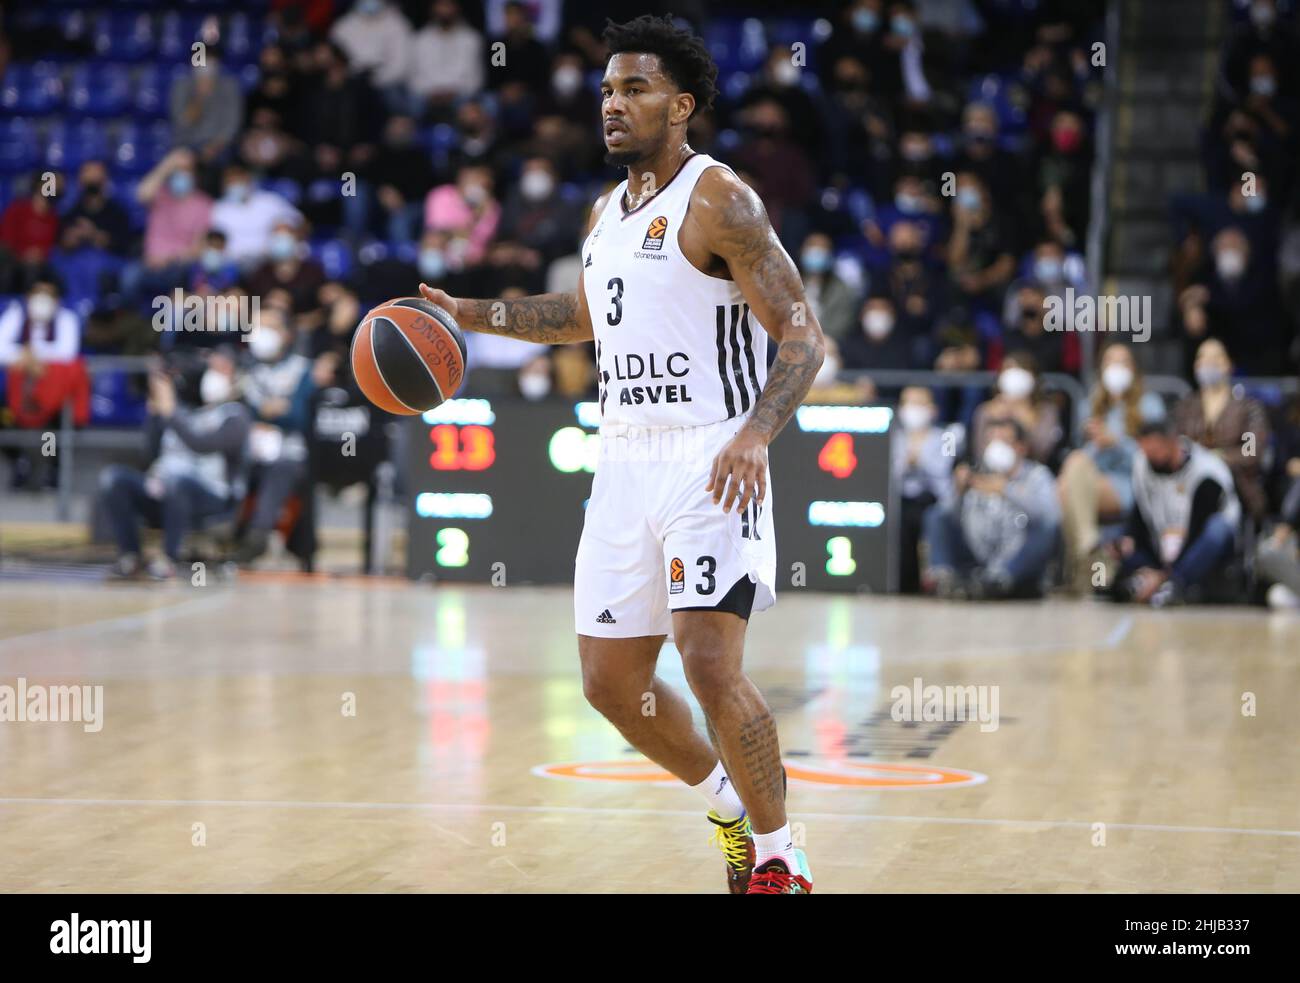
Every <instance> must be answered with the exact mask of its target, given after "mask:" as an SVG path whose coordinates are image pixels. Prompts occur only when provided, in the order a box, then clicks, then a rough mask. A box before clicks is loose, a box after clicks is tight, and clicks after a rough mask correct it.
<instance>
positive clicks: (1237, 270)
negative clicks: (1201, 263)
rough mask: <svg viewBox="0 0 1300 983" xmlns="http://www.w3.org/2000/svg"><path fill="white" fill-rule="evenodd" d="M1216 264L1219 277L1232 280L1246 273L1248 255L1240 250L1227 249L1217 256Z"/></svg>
mask: <svg viewBox="0 0 1300 983" xmlns="http://www.w3.org/2000/svg"><path fill="white" fill-rule="evenodd" d="M1214 263H1215V266H1216V267H1217V269H1218V271H1219V276H1221V277H1223V278H1224V279H1225V280H1231V279H1233V278H1234V277H1239V276H1241V274H1242V273H1244V272H1245V271H1246V254H1245V253H1243V252H1242V251H1241V250H1240V249H1225V250H1223V251H1222V252H1220V253H1219V254H1218V255H1217V256H1215V258H1214Z"/></svg>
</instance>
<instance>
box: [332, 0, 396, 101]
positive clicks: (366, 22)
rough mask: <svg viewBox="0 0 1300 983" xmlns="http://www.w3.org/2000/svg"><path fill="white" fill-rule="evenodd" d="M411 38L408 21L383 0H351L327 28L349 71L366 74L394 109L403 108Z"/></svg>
mask: <svg viewBox="0 0 1300 983" xmlns="http://www.w3.org/2000/svg"><path fill="white" fill-rule="evenodd" d="M414 38H415V35H414V31H412V29H411V22H410V21H408V20H407V19H406V16H405V15H404V14H403V13H402V12H401V10H399V9H398V8H397V7H396V6H394V5H393V4H390V3H388V2H386V0H353V4H352V7H351V9H350V10H349V11H348V12H347V13H346V14H344V15H343V16H342V17H340V18H339V19H338V20H337V21H335V22H334V27H333V28H332V29H331V30H330V40H331V41H333V42H334V43H335V44H336V45H338V46H339V47H340V48H341V49H342V50H343V52H344V54H345V55H346V56H347V60H348V62H349V64H350V65H351V69H352V71H353V72H355V73H357V74H359V75H363V76H365V77H366V78H367V79H368V80H369V82H370V84H371V85H373V86H374V87H375V89H377V90H378V91H379V92H381V93H382V94H383V96H384V99H385V101H386V102H387V103H388V106H389V108H390V109H392V110H394V111H404V110H405V109H406V106H405V103H406V102H407V96H406V86H407V79H408V76H409V74H410V72H411V67H412V62H411V47H412V43H413V42H414Z"/></svg>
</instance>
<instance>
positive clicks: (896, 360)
mask: <svg viewBox="0 0 1300 983" xmlns="http://www.w3.org/2000/svg"><path fill="white" fill-rule="evenodd" d="M1224 2H1225V3H1227V2H1228V0H1224ZM189 6H190V7H193V8H195V9H193V10H188V9H187V10H184V11H181V12H178V11H176V10H173V9H171V8H170V7H169V6H168V5H166V4H151V3H148V2H145V0H136V2H133V3H132V4H130V5H127V4H123V5H120V6H114V7H113V8H112V9H109V8H107V7H101V8H97V9H95V10H94V11H92V12H91V13H90V14H89V15H87V14H85V13H80V14H79V15H78V16H69V15H68V12H67V10H66V9H64V8H62V7H60V6H58V5H50V6H49V7H46V8H41V9H40V10H38V11H36V12H35V13H32V12H28V14H27V16H26V19H25V20H15V19H14V18H13V17H12V16H11V17H10V18H9V19H7V20H6V22H5V31H6V39H5V43H4V44H2V45H0V58H3V59H5V64H4V69H5V76H4V79H5V81H4V97H3V106H4V111H5V113H6V115H7V118H6V119H5V120H4V122H3V127H2V128H0V169H2V170H3V175H2V177H0V181H2V183H0V203H3V205H4V208H3V213H0V294H6V295H9V296H10V297H11V298H12V302H11V303H10V304H9V305H8V306H7V308H6V309H5V310H4V312H3V314H2V315H0V369H2V370H3V373H4V376H5V386H6V404H7V406H8V424H9V425H10V426H17V427H27V428H40V427H46V426H49V425H50V422H51V421H52V420H53V419H55V417H56V416H57V415H58V413H59V412H61V410H62V407H63V406H64V404H66V403H68V402H71V403H72V405H73V407H74V411H75V415H76V418H77V420H78V422H79V423H80V424H89V425H118V426H122V425H134V426H147V427H148V429H149V432H150V434H151V437H152V440H151V445H152V446H153V448H154V457H153V464H152V465H151V466H150V467H149V469H148V470H146V471H143V472H141V471H132V470H129V469H124V468H113V469H111V470H110V471H108V472H106V474H105V475H104V478H103V481H102V482H101V506H102V508H103V509H104V511H105V514H106V515H107V516H108V517H109V519H110V522H109V525H110V526H111V528H112V531H113V535H114V538H115V539H116V541H117V545H118V548H119V550H120V552H121V554H122V557H123V560H122V565H121V569H122V572H123V573H124V574H126V575H136V574H138V573H139V572H140V571H141V570H142V569H143V568H144V564H143V563H142V561H141V559H140V545H139V535H138V531H137V528H138V522H139V520H140V519H141V518H143V519H145V520H147V521H149V522H150V523H152V524H154V525H162V526H163V527H164V529H165V549H164V553H165V556H164V557H162V558H160V559H159V562H158V563H157V564H155V565H154V566H153V567H152V568H151V569H152V572H153V573H154V574H155V575H156V576H159V577H167V576H170V575H173V574H174V565H175V563H176V561H177V560H178V559H179V551H180V549H181V543H182V540H183V535H184V533H185V532H186V531H187V530H189V529H191V528H193V527H194V526H195V525H196V524H197V523H198V522H199V521H200V520H201V519H202V517H203V516H204V515H205V514H216V513H219V512H220V511H222V509H224V508H227V507H228V506H229V504H230V502H231V501H232V500H234V499H236V498H238V497H240V496H242V495H243V494H244V492H245V486H246V482H247V480H248V479H249V478H253V479H254V480H255V482H256V483H257V484H258V485H259V487H260V488H261V491H262V493H261V495H260V496H259V500H258V504H257V509H256V513H255V515H254V516H253V517H252V519H251V520H250V521H249V522H247V523H246V524H245V529H244V538H243V539H242V541H241V544H240V548H239V554H238V555H239V558H240V559H241V560H242V561H243V562H254V561H256V559H257V557H258V556H260V555H261V553H262V552H263V551H264V550H265V549H266V545H267V541H268V537H269V535H270V530H271V529H272V528H273V526H274V524H275V520H276V513H277V509H278V508H280V507H281V506H282V505H283V504H284V502H285V500H286V499H287V498H288V496H289V495H290V493H291V490H292V489H293V488H294V487H295V486H296V485H297V484H298V483H299V482H301V481H302V480H303V475H304V469H305V467H306V465H305V463H304V462H305V459H306V456H305V453H304V451H303V445H304V443H305V441H306V440H307V439H309V437H310V427H311V418H310V409H309V408H310V405H311V400H312V397H313V393H314V392H316V391H318V390H320V389H323V388H327V387H343V388H347V387H348V386H349V384H350V383H349V380H348V377H347V373H348V370H347V364H346V363H347V358H346V353H347V348H348V343H349V340H350V337H351V332H352V330H353V328H354V327H355V325H356V323H357V321H358V319H359V316H360V313H361V312H362V311H364V310H365V309H367V308H368V307H369V306H370V305H372V304H374V303H376V302H378V301H380V300H383V299H385V298H388V297H393V296H399V295H409V294H411V293H413V292H414V285H415V284H416V283H418V282H420V281H426V282H432V283H436V284H437V285H439V286H441V287H443V288H444V289H446V290H447V291H448V292H449V293H451V294H452V295H463V296H511V295H516V294H522V293H535V292H543V291H558V290H571V289H573V288H574V287H575V286H576V283H577V278H578V273H579V258H578V256H577V253H576V248H577V245H578V242H579V239H580V237H581V232H582V229H583V228H584V227H585V226H584V220H585V215H586V209H587V208H589V206H590V203H591V202H592V201H593V200H594V199H595V198H596V196H597V195H598V194H599V193H601V192H603V191H605V190H607V189H608V188H610V187H611V186H612V185H613V184H614V183H615V176H614V174H613V173H612V170H611V169H610V168H608V167H607V166H605V165H604V164H603V161H602V157H603V148H602V145H601V140H600V132H599V129H598V127H597V125H596V122H597V119H598V115H599V109H600V97H599V87H598V80H599V77H600V74H601V71H602V69H603V65H604V56H603V50H602V44H601V41H600V31H601V27H602V25H603V23H604V20H605V18H606V17H607V16H608V17H610V18H612V19H614V20H625V19H630V18H631V17H632V16H635V15H638V14H643V13H647V12H650V13H663V12H665V10H663V9H661V8H664V7H665V5H664V4H661V3H657V2H654V0H639V2H635V3H633V2H627V0H611V2H582V0H580V2H574V0H563V2H562V0H528V2H510V0H488V2H486V3H484V4H482V5H478V4H464V3H461V2H459V0H431V2H425V0H411V2H402V3H397V2H394V0H355V2H352V3H345V2H343V0H268V2H265V3H258V2H244V0H228V2H221V0H212V2H210V3H198V4H192V5H189ZM671 6H672V9H673V11H674V12H675V13H676V14H678V15H680V16H681V17H682V18H683V19H684V20H685V21H686V22H688V23H690V24H692V25H693V26H694V27H695V28H696V29H697V30H699V31H700V32H701V33H702V34H703V36H704V37H705V38H706V41H707V42H708V44H709V47H710V51H711V53H712V54H713V55H714V58H715V60H716V61H717V62H718V65H719V76H718V81H717V86H718V94H717V98H716V100H715V105H714V106H713V108H712V110H711V111H709V112H705V113H702V114H701V115H700V116H698V117H697V118H696V119H695V120H694V121H693V124H692V127H691V134H690V140H691V145H692V146H693V147H694V148H695V149H696V150H699V151H703V152H707V153H710V154H713V155H714V156H716V157H718V158H720V159H721V160H724V161H726V162H728V163H729V164H731V165H732V166H733V167H735V169H736V170H737V171H738V172H739V173H740V174H741V176H742V177H743V178H744V179H745V180H746V181H748V182H749V183H750V184H751V185H752V186H753V187H754V188H755V189H756V190H757V191H758V192H759V194H760V195H761V196H762V198H763V200H764V202H765V204H766V206H767V209H768V211H769V214H770V216H771V218H772V222H773V225H774V227H775V228H776V230H777V232H778V234H779V236H780V238H781V240H782V242H783V244H784V245H785V247H786V249H787V250H788V251H789V252H790V254H791V255H792V256H793V257H794V258H795V261H796V263H797V264H798V266H799V268H800V270H801V272H802V274H803V277H804V282H805V285H806V287H807V291H808V297H809V300H810V302H811V304H812V305H813V307H814V309H815V311H816V313H817V316H818V319H819V320H820V322H821V324H822V327H823V329H824V330H825V333H826V335H827V338H828V343H827V349H828V354H827V358H826V362H825V364H824V366H823V369H822V373H821V375H820V376H819V378H818V381H817V384H816V386H815V389H814V392H813V393H812V395H811V396H810V399H813V400H818V401H853V402H862V401H869V400H883V401H888V402H895V401H896V403H897V406H898V421H899V424H900V430H899V434H898V436H897V439H896V441H895V464H894V467H895V476H896V480H897V481H898V482H899V487H900V488H901V493H902V501H903V516H902V522H903V529H904V550H903V558H902V566H903V569H902V575H903V576H902V585H903V589H904V590H909V591H918V590H924V591H928V592H933V593H935V594H938V595H941V596H946V597H969V598H998V597H1025V596H1037V595H1040V594H1041V593H1042V592H1043V591H1044V590H1045V589H1046V588H1048V587H1049V586H1052V585H1055V586H1061V587H1064V588H1065V589H1067V590H1071V591H1075V592H1092V591H1102V592H1105V593H1108V594H1110V595H1112V596H1114V597H1115V598H1116V599H1121V600H1129V599H1131V600H1135V601H1138V602H1142V603H1151V604H1156V605H1166V604H1171V603H1178V602H1180V601H1188V600H1197V599H1201V598H1203V599H1211V598H1215V597H1224V598H1232V597H1236V598H1240V597H1242V596H1243V595H1244V592H1245V591H1247V590H1251V589H1253V590H1256V591H1258V592H1260V595H1261V596H1262V592H1263V591H1264V590H1265V589H1268V588H1270V587H1274V589H1273V590H1271V592H1270V594H1269V597H1270V599H1271V600H1273V601H1274V602H1275V603H1278V604H1291V605H1296V604H1300V600H1297V595H1300V554H1298V553H1297V543H1296V536H1295V533H1294V529H1295V528H1296V527H1297V524H1300V403H1298V402H1297V400H1296V399H1295V398H1292V399H1291V400H1290V401H1289V402H1284V401H1275V405H1271V406H1265V405H1264V404H1263V403H1261V402H1260V401H1259V400H1256V399H1255V398H1253V397H1252V396H1251V395H1250V394H1249V393H1248V392H1247V391H1246V390H1245V389H1243V387H1242V386H1241V385H1240V384H1239V383H1238V382H1236V381H1234V373H1243V374H1256V375H1258V374H1268V375H1278V374H1281V373H1282V372H1284V371H1285V372H1292V371H1294V369H1295V366H1296V355H1297V352H1296V349H1295V346H1294V340H1295V334H1296V332H1295V324H1296V319H1297V314H1298V313H1300V262H1297V260H1296V256H1297V254H1300V248H1298V247H1300V226H1298V225H1297V224H1296V221H1295V219H1296V208H1295V182H1294V175H1295V173H1296V165H1297V139H1300V137H1297V124H1300V118H1297V112H1296V106H1297V100H1300V76H1297V74H1296V68H1295V66H1296V65H1297V64H1300V62H1298V61H1297V59H1296V58H1295V57H1294V56H1295V54H1296V53H1297V47H1298V46H1300V42H1297V35H1296V31H1295V22H1294V18H1293V12H1292V11H1291V10H1290V8H1289V7H1286V6H1285V5H1279V4H1278V3H1277V2H1275V0H1251V2H1250V3H1249V4H1243V3H1232V4H1230V6H1231V9H1232V11H1233V13H1234V16H1236V17H1237V23H1236V25H1235V27H1234V30H1233V33H1232V36H1231V38H1230V40H1229V42H1228V44H1227V47H1226V50H1225V51H1224V53H1223V59H1222V66H1221V70H1220V74H1219V78H1218V80H1217V90H1216V97H1215V101H1214V106H1213V109H1212V112H1211V115H1210V117H1209V119H1208V121H1207V123H1206V125H1205V128H1204V139H1203V147H1204V171H1205V183H1206V187H1207V188H1208V189H1209V190H1208V191H1207V193H1205V194H1203V195H1199V196H1188V197H1183V198H1179V199H1177V200H1176V201H1174V202H1173V203H1172V211H1173V215H1174V234H1175V236H1176V238H1177V241H1178V248H1177V251H1176V258H1175V263H1174V269H1173V271H1172V276H1173V279H1174V285H1175V289H1176V296H1177V311H1176V315H1175V318H1176V322H1177V323H1176V324H1175V325H1174V326H1172V330H1174V331H1176V332H1180V333H1181V334H1180V337H1182V338H1184V339H1185V343H1186V351H1187V371H1188V375H1189V377H1190V378H1194V380H1195V382H1196V389H1195V391H1194V392H1192V393H1191V394H1190V395H1188V396H1186V397H1185V398H1183V399H1182V400H1180V401H1178V402H1176V403H1174V404H1173V405H1169V404H1167V403H1166V401H1165V400H1163V399H1162V398H1161V397H1160V396H1159V395H1157V394H1156V393H1155V392H1152V391H1148V390H1147V389H1146V387H1145V386H1144V382H1143V372H1142V368H1141V361H1142V360H1141V357H1140V353H1139V352H1138V351H1137V350H1135V348H1134V347H1132V346H1130V345H1126V344H1122V343H1115V344H1110V345H1105V346H1098V347H1099V348H1100V350H1099V351H1098V352H1097V353H1096V364H1095V365H1093V366H1085V365H1084V363H1083V360H1084V357H1085V356H1084V352H1085V348H1084V346H1082V345H1081V344H1080V339H1079V337H1078V335H1077V334H1075V333H1073V332H1068V331H1065V332H1063V331H1056V330H1052V329H1051V327H1050V326H1049V325H1048V324H1047V323H1046V320H1045V317H1046V315H1045V300H1046V299H1048V298H1051V297H1055V296H1059V295H1060V294H1061V293H1062V292H1064V291H1065V290H1066V289H1067V288H1074V289H1075V290H1076V291H1078V292H1079V293H1088V292H1090V291H1092V290H1095V289H1096V285H1095V284H1090V283H1089V282H1088V279H1087V274H1086V266H1085V262H1084V251H1085V247H1086V244H1087V235H1088V226H1089V221H1090V215H1091V211H1092V203H1091V194H1092V173H1093V163H1094V159H1095V136H1096V134H1095V126H1096V118H1095V117H1096V111H1097V109H1098V106H1099V104H1100V98H1101V92H1102V72H1103V68H1102V67H1100V66H1099V65H1097V64H1096V63H1095V59H1094V58H1093V48H1092V45H1093V42H1095V41H1097V40H1100V38H1101V29H1102V23H1103V13H1104V6H1105V5H1104V3H1103V2H1102V0H1035V2H1030V0H845V2H839V3H830V2H826V3H818V2H810V3H803V4H800V5H798V9H797V11H796V10H795V9H794V7H788V6H787V7H786V8H785V9H783V8H782V6H781V5H772V8H771V11H770V14H763V15H762V16H761V17H760V16H758V14H759V13H762V12H761V11H760V8H761V7H763V5H762V4H757V3H755V4H748V5H746V8H745V9H746V10H749V11H753V12H755V15H754V16H742V15H741V14H740V13H736V12H733V11H730V10H723V9H721V8H722V7H723V6H724V5H720V4H708V3H705V2H704V0H686V2H681V3H676V4H672V5H671ZM715 7H717V8H719V9H717V10H714V9H712V8H715ZM196 41H198V42H202V44H201V45H200V46H199V48H198V49H196V48H195V46H194V42H196ZM196 50H201V53H202V56H203V57H202V58H200V59H198V62H197V63H196V62H195V51H196ZM42 148H43V153H42V152H41V149H42ZM1247 170H1248V171H1250V172H1251V173H1252V174H1253V175H1254V183H1253V185H1251V186H1250V187H1249V189H1248V190H1243V189H1244V187H1245V186H1244V184H1243V181H1242V180H1241V173H1242V172H1243V171H1247ZM160 299H165V300H166V303H165V304H163V303H160ZM216 299H221V300H222V301H223V302H221V303H212V302H210V301H213V300H216ZM227 302H230V303H227ZM253 302H256V303H253ZM250 321H251V322H252V323H250ZM232 332H240V333H241V335H240V336H242V335H243V334H246V335H247V341H248V344H247V345H246V346H243V345H234V344H232V343H231V341H232ZM469 344H470V352H469V362H470V368H471V371H470V374H469V377H468V380H467V384H466V388H465V392H466V393H467V394H471V395H494V396H500V395H506V394H511V395H517V396H522V397H523V398H526V399H545V398H548V397H551V396H563V397H565V398H581V397H585V396H587V395H588V394H590V393H591V392H593V391H594V389H595V385H596V381H595V373H594V366H593V359H592V355H591V352H590V350H589V349H590V346H570V347H567V348H560V349H555V350H549V349H546V348H543V347H541V346H532V345H527V344H524V343H521V342H517V341H512V340H506V339H502V338H497V337H492V336H483V335H474V336H471V338H470V339H469ZM87 354H157V355H158V356H159V357H160V358H159V368H158V370H157V371H155V372H153V373H152V374H151V375H150V377H149V379H148V382H147V384H146V385H145V386H143V387H140V391H139V392H135V391H133V389H132V385H131V383H130V382H129V380H124V378H122V377H118V376H115V375H114V374H113V373H105V374H103V375H102V376H101V375H96V376H95V378H93V379H92V378H90V377H88V376H87V374H86V372H85V370H84V367H82V363H81V358H82V356H84V355H87ZM1089 368H1091V369H1092V370H1093V371H1092V372H1091V373H1086V372H1085V370H1086V369H1089ZM879 369H904V370H918V371H920V370H924V371H930V372H937V373H959V372H969V371H972V370H988V371H992V372H994V373H996V384H995V386H994V388H993V391H992V392H991V393H990V392H989V391H988V390H986V389H984V388H981V387H978V386H974V385H971V384H968V383H963V384H954V385H944V386H932V387H924V386H918V385H913V386H908V387H905V388H902V389H901V390H900V389H899V388H898V387H886V386H884V385H880V386H877V385H876V384H875V383H874V382H873V381H872V379H871V370H879ZM1060 374H1064V375H1068V376H1073V377H1076V378H1077V377H1080V376H1082V375H1085V374H1087V375H1089V376H1090V377H1091V376H1095V379H1096V381H1095V384H1094V385H1093V387H1092V391H1091V392H1090V393H1089V394H1088V396H1087V398H1086V400H1085V401H1084V403H1083V405H1074V404H1072V403H1071V402H1070V401H1069V399H1067V398H1065V394H1064V393H1063V392H1062V390H1061V389H1060V387H1054V386H1053V385H1051V377H1052V376H1053V375H1060ZM9 453H10V455H11V459H12V463H13V467H12V474H13V481H14V483H15V484H16V485H24V484H26V485H31V484H39V483H40V482H41V481H43V480H50V476H49V475H48V474H47V475H41V474H40V473H39V467H37V466H36V465H38V464H39V461H37V460H36V459H35V458H34V457H32V456H30V455H26V454H23V453H21V452H14V451H10V452H9ZM250 461H251V462H253V463H252V467H253V469H254V470H253V472H252V473H250V472H249V466H250V465H249V462H250Z"/></svg>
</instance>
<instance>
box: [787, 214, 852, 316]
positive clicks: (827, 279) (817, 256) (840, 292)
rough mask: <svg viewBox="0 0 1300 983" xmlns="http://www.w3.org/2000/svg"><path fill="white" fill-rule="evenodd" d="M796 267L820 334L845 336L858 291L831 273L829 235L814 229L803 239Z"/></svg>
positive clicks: (832, 257)
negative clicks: (801, 278)
mask: <svg viewBox="0 0 1300 983" xmlns="http://www.w3.org/2000/svg"><path fill="white" fill-rule="evenodd" d="M799 269H800V272H802V273H803V284H804V291H805V292H806V294H807V296H808V304H809V306H810V307H811V308H812V311H813V314H814V315H815V316H816V318H817V323H818V324H820V325H821V326H822V331H823V333H824V334H825V335H826V336H827V337H830V338H834V339H836V340H837V341H839V340H842V339H844V338H847V337H848V336H849V334H850V333H851V332H852V331H853V329H854V324H855V322H856V320H857V315H858V294H857V291H856V290H854V289H853V288H852V287H850V286H849V285H848V284H847V283H845V282H844V281H843V280H841V279H840V278H839V277H838V276H837V275H836V274H835V253H834V251H833V249H832V245H831V237H830V236H828V235H825V234H824V233H821V232H814V233H812V234H811V235H809V236H808V237H807V238H806V239H804V241H803V249H802V250H800V252H799Z"/></svg>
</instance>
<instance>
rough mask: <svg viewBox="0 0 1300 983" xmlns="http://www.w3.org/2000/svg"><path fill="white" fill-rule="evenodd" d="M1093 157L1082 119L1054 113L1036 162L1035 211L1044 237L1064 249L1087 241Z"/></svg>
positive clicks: (1063, 113)
mask: <svg viewBox="0 0 1300 983" xmlns="http://www.w3.org/2000/svg"><path fill="white" fill-rule="evenodd" d="M1092 156H1093V155H1092V149H1091V147H1090V146H1089V140H1088V132H1087V129H1086V125H1085V123H1084V121H1083V117H1081V116H1080V115H1079V114H1078V113H1075V112H1072V111H1070V110H1064V109H1063V110H1061V111H1060V112H1058V113H1056V115H1055V116H1053V117H1052V125H1051V131H1050V135H1049V143H1048V146H1047V148H1046V149H1045V150H1044V152H1043V153H1042V155H1041V156H1040V158H1039V162H1038V168H1037V173H1038V186H1039V191H1040V196H1039V201H1038V211H1039V220H1040V222H1041V224H1042V228H1043V230H1044V233H1045V235H1046V236H1047V237H1048V238H1051V239H1055V240H1056V241H1057V242H1059V243H1060V244H1061V245H1062V246H1064V247H1065V248H1066V249H1076V250H1081V249H1083V246H1084V242H1085V241H1086V240H1085V237H1086V235H1087V231H1088V209H1089V202H1090V200H1091V199H1090V194H1091V180H1092Z"/></svg>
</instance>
